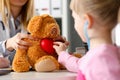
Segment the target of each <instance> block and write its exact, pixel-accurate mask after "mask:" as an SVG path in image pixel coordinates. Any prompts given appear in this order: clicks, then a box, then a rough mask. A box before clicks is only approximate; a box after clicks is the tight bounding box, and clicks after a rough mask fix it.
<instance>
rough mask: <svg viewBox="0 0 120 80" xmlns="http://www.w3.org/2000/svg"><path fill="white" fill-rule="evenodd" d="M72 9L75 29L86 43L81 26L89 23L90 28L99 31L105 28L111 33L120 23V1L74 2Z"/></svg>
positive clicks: (74, 0)
mask: <svg viewBox="0 0 120 80" xmlns="http://www.w3.org/2000/svg"><path fill="white" fill-rule="evenodd" d="M70 7H71V9H72V11H73V17H74V19H75V28H76V30H77V32H78V33H79V35H80V36H81V38H82V40H83V41H85V38H84V36H82V35H84V34H83V33H84V32H83V31H84V30H83V28H82V27H81V28H80V27H79V26H84V25H85V23H86V21H87V24H88V27H91V26H94V27H96V28H97V29H99V28H102V26H104V29H107V30H110V31H111V30H112V29H113V28H114V27H115V25H116V24H117V22H118V12H119V11H120V10H119V7H120V0H72V1H71V4H70ZM105 26H106V27H105ZM81 29H82V30H81ZM89 36H90V35H89Z"/></svg>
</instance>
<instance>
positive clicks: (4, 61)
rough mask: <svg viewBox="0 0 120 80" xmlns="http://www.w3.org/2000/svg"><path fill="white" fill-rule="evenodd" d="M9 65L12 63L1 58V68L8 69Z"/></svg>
mask: <svg viewBox="0 0 120 80" xmlns="http://www.w3.org/2000/svg"><path fill="white" fill-rule="evenodd" d="M9 65H10V62H9V61H8V60H7V59H5V58H3V57H0V68H7V67H9Z"/></svg>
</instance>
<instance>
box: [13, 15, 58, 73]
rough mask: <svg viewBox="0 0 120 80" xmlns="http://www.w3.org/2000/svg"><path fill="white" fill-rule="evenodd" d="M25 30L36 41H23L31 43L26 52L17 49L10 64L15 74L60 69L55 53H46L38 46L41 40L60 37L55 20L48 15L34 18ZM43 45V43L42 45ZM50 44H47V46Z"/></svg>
mask: <svg viewBox="0 0 120 80" xmlns="http://www.w3.org/2000/svg"><path fill="white" fill-rule="evenodd" d="M27 30H28V32H29V33H30V35H32V36H33V37H35V38H37V40H29V39H24V40H25V41H28V42H30V43H32V46H30V47H29V48H28V49H27V50H23V49H18V50H16V54H15V56H14V59H13V62H12V69H13V71H15V72H27V71H29V70H30V69H32V70H35V71H37V72H46V71H54V70H59V69H60V64H59V63H58V61H57V53H54V51H52V53H48V52H49V51H48V52H46V51H45V50H44V49H43V48H44V47H42V46H41V45H40V44H41V41H42V40H43V39H47V40H54V39H55V38H57V37H59V36H60V28H59V25H58V24H57V22H56V20H55V19H54V18H53V17H52V16H50V15H48V14H43V15H38V16H34V17H33V18H32V19H31V20H30V21H29V23H28V26H27ZM43 44H44V43H43ZM49 45H50V44H49V43H48V45H47V46H49Z"/></svg>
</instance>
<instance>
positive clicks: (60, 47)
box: [53, 37, 69, 55]
mask: <svg viewBox="0 0 120 80" xmlns="http://www.w3.org/2000/svg"><path fill="white" fill-rule="evenodd" d="M60 39H61V40H62V41H61V40H60V41H59V40H56V41H55V42H54V46H53V48H54V49H55V51H56V53H57V54H58V55H59V54H60V53H61V52H62V51H66V49H67V48H68V46H69V42H68V41H66V39H65V38H63V37H61V38H60Z"/></svg>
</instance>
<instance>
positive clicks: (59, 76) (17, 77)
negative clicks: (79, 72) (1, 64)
mask: <svg viewBox="0 0 120 80" xmlns="http://www.w3.org/2000/svg"><path fill="white" fill-rule="evenodd" d="M75 78H76V73H71V72H68V71H66V70H60V71H54V72H35V71H29V72H23V73H17V72H11V73H9V74H7V75H2V76H0V80H3V79H4V80H75Z"/></svg>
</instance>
